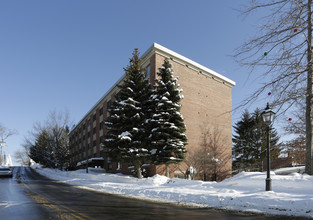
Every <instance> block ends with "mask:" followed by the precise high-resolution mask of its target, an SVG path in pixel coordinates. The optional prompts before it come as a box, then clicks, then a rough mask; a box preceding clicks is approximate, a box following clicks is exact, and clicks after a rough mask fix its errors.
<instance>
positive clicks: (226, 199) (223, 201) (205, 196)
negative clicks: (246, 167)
mask: <svg viewBox="0 0 313 220" xmlns="http://www.w3.org/2000/svg"><path fill="white" fill-rule="evenodd" d="M33 168H34V169H36V171H37V172H38V173H40V174H42V175H44V176H46V177H48V178H51V179H54V180H59V181H61V182H64V183H67V184H71V185H75V186H81V187H83V188H89V189H93V190H97V191H102V192H108V193H113V194H119V195H126V196H133V197H137V198H143V199H149V200H155V201H166V202H173V203H178V204H184V205H198V206H201V207H215V208H225V209H229V210H241V211H248V212H257V213H269V214H274V215H294V216H306V217H313V176H309V175H306V174H299V173H291V174H289V175H275V173H274V172H272V173H271V177H272V185H273V191H270V192H266V191H265V178H266V174H265V173H259V172H242V173H240V174H238V175H236V176H234V177H232V178H229V179H226V180H224V181H222V182H220V183H216V182H203V181H194V180H183V179H176V178H173V179H170V178H167V177H165V176H160V175H155V176H153V177H150V178H146V179H141V180H139V179H137V178H134V177H131V176H126V175H121V174H108V173H104V171H103V170H99V169H90V172H89V173H88V174H86V171H85V170H78V171H69V172H65V171H59V170H53V169H47V168H45V169H42V168H40V167H38V166H34V167H33ZM297 169H298V168H297ZM287 170H288V169H287ZM283 171H284V172H286V170H283ZM289 172H290V169H289ZM277 173H279V172H277Z"/></svg>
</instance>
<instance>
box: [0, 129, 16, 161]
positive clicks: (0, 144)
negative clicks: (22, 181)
mask: <svg viewBox="0 0 313 220" xmlns="http://www.w3.org/2000/svg"><path fill="white" fill-rule="evenodd" d="M14 134H17V131H16V130H12V129H8V128H6V127H4V126H3V125H1V124H0V165H1V164H2V163H3V159H4V146H5V145H4V144H5V140H6V139H7V138H8V137H10V136H12V135H14Z"/></svg>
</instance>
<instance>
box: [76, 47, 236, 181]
mask: <svg viewBox="0 0 313 220" xmlns="http://www.w3.org/2000/svg"><path fill="white" fill-rule="evenodd" d="M165 58H169V59H170V62H171V64H172V69H173V71H174V76H175V77H176V76H178V77H179V80H178V83H179V84H180V88H181V89H183V92H182V94H183V96H184V99H182V100H181V104H182V108H181V114H182V115H183V117H184V119H185V124H186V135H187V137H188V145H187V146H186V148H187V151H188V153H187V157H186V163H183V162H182V163H181V164H179V165H172V166H170V177H174V176H176V177H183V176H186V173H188V172H189V171H190V169H188V168H190V166H191V165H192V163H193V162H192V160H197V159H196V158H193V159H192V156H191V155H196V154H194V152H197V151H201V149H202V148H203V147H208V148H209V152H210V153H208V154H211V160H214V161H215V162H214V164H213V166H211V169H212V172H211V174H210V175H213V179H214V177H216V175H217V176H219V173H223V175H224V176H223V177H222V176H221V175H220V176H221V177H220V179H223V178H225V177H227V176H229V175H231V169H232V168H231V167H232V165H231V164H232V87H233V86H234V85H235V82H234V81H232V80H230V79H228V78H226V77H224V76H222V75H220V74H218V73H216V72H214V71H213V70H210V69H208V68H206V67H204V66H202V65H200V64H198V63H196V62H194V61H192V60H190V59H188V58H186V57H184V56H182V55H180V54H178V53H176V52H174V51H171V50H169V49H167V48H165V47H163V46H161V45H159V44H156V43H154V44H153V45H152V46H151V47H150V48H149V49H148V50H147V51H146V52H145V53H144V54H143V55H142V56H141V59H142V67H143V68H144V69H146V75H147V77H149V78H150V81H151V83H153V82H154V79H155V77H156V73H157V72H158V69H159V68H160V67H161V66H162V64H163V63H164V59H165ZM123 78H124V77H122V78H121V79H120V80H119V81H118V82H117V83H116V84H115V85H114V86H113V87H112V88H111V89H110V90H109V91H108V92H107V93H106V94H105V95H104V96H103V97H102V98H101V99H100V100H99V101H98V103H96V105H94V107H92V108H91V110H90V111H89V112H88V113H87V114H86V115H85V116H84V117H83V118H82V120H81V121H80V122H79V123H78V124H77V125H76V126H75V127H74V128H73V129H72V131H71V132H70V154H71V158H70V162H71V164H72V165H74V166H82V167H84V166H86V165H87V163H88V165H89V166H100V167H103V168H104V169H105V170H106V171H107V172H113V173H116V172H122V173H125V174H129V173H130V172H131V169H132V168H131V167H128V165H127V164H120V163H117V162H113V161H110V158H108V157H106V149H105V148H104V146H103V144H101V143H103V141H104V136H105V134H106V131H107V130H106V126H105V124H104V123H105V121H106V119H107V117H108V111H107V109H108V108H109V107H110V105H111V103H112V101H113V100H114V96H115V94H117V92H118V86H117V85H119V84H121V83H122V81H123ZM217 138H218V140H217ZM213 142H214V143H215V144H213ZM212 146H213V148H214V149H212ZM213 154H214V155H215V156H214V157H213V156H212V155H213ZM188 155H189V156H188ZM87 158H88V160H87ZM147 171H148V175H150V176H151V175H154V174H161V175H163V174H164V173H165V167H164V166H153V165H149V166H148V167H147ZM199 174H200V173H199ZM206 179H208V178H206Z"/></svg>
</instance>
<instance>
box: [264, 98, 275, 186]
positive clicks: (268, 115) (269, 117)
mask: <svg viewBox="0 0 313 220" xmlns="http://www.w3.org/2000/svg"><path fill="white" fill-rule="evenodd" d="M261 115H262V119H263V122H264V123H265V124H266V125H267V128H266V131H267V176H266V180H265V183H266V187H265V190H266V191H272V179H271V173H270V172H271V162H270V142H271V138H270V125H271V124H272V122H273V120H274V117H275V112H273V110H272V109H271V108H270V105H269V103H267V105H266V108H265V109H264V111H263V112H262V113H261Z"/></svg>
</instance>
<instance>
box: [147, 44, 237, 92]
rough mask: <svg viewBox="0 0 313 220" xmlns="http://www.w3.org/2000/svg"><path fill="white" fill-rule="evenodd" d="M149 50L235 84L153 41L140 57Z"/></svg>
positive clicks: (233, 83) (234, 83) (233, 84)
mask: <svg viewBox="0 0 313 220" xmlns="http://www.w3.org/2000/svg"><path fill="white" fill-rule="evenodd" d="M151 51H153V52H158V53H161V54H167V55H168V56H169V57H171V58H174V59H177V60H180V61H183V62H185V63H186V64H189V65H191V66H193V67H194V68H196V69H199V70H201V71H202V72H204V74H205V73H206V74H209V75H212V76H213V77H216V78H218V79H220V80H222V81H223V82H226V83H227V84H229V85H231V86H235V85H236V82H234V81H233V80H231V79H229V78H227V77H225V76H223V75H221V74H219V73H217V72H215V71H214V70H211V69H209V68H207V67H205V66H203V65H201V64H199V63H197V62H195V61H193V60H191V59H189V58H187V57H184V56H182V55H180V54H178V53H176V52H174V51H172V50H170V49H167V48H166V47H163V46H162V45H160V44H157V43H153V44H152V46H151V47H150V48H149V49H148V50H147V51H146V52H145V53H144V54H143V55H142V57H145V56H147V55H148V54H149V53H150V52H151Z"/></svg>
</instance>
